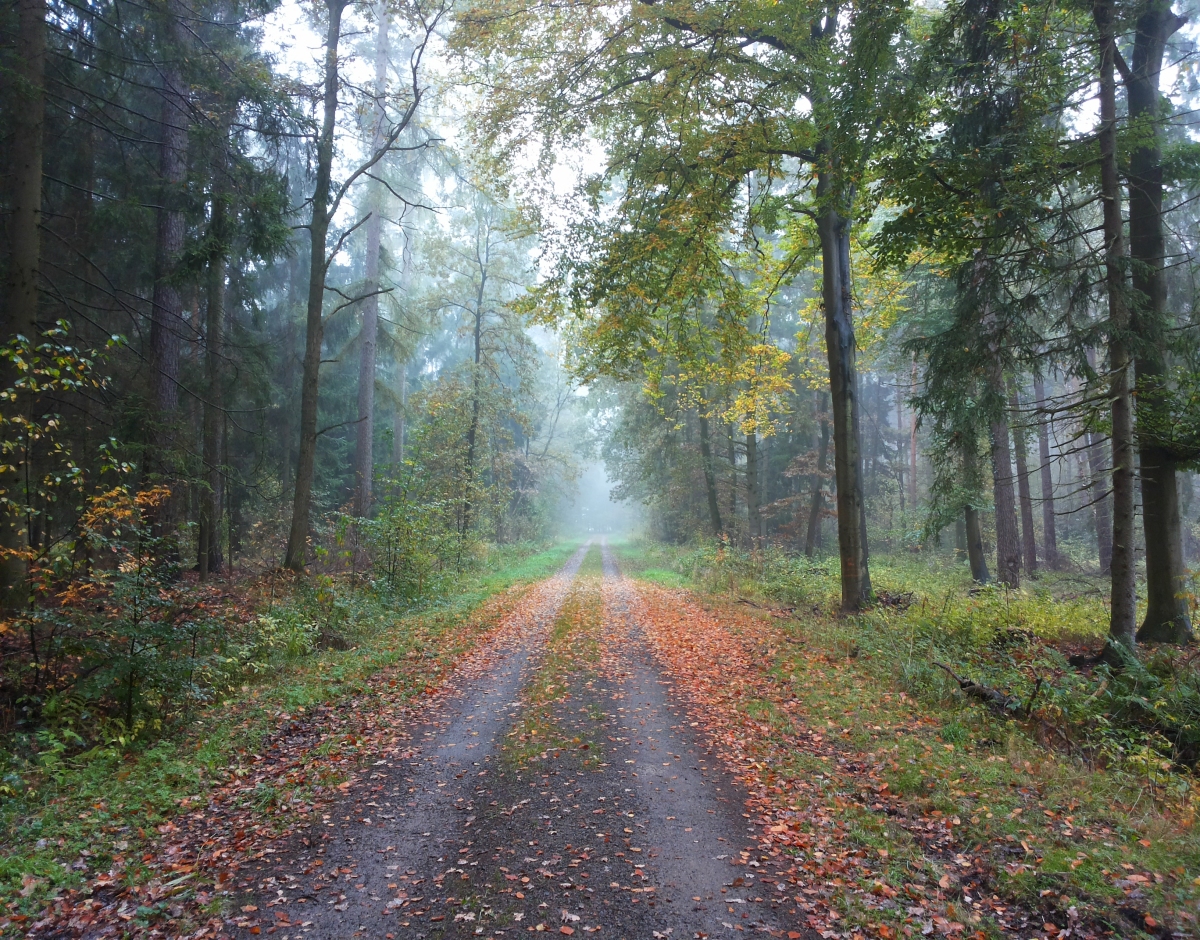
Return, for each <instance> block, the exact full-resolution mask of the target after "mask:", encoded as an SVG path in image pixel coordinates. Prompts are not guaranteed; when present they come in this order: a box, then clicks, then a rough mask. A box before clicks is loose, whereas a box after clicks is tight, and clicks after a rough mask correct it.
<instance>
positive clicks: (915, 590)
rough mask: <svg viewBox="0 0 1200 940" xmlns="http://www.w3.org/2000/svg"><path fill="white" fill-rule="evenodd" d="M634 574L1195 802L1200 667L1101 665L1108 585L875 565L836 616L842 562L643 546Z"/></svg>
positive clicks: (914, 561) (1163, 653) (935, 561)
mask: <svg viewBox="0 0 1200 940" xmlns="http://www.w3.org/2000/svg"><path fill="white" fill-rule="evenodd" d="M626 562H627V564H631V565H632V566H633V570H634V572H635V573H637V574H638V576H639V577H643V578H645V579H646V580H651V581H655V582H657V583H659V584H662V585H664V586H667V587H672V586H679V585H681V584H685V583H686V584H690V585H692V586H695V587H697V588H699V589H701V590H703V591H706V592H709V593H716V594H726V595H731V596H733V597H735V598H737V599H739V600H740V601H742V602H743V603H749V604H753V605H760V606H764V607H770V608H772V609H773V611H774V612H775V613H776V615H783V616H788V617H796V618H799V619H801V620H802V621H803V622H804V623H805V625H806V628H807V629H810V630H811V631H812V633H813V635H814V637H815V638H819V639H820V640H821V641H822V642H824V643H827V644H829V645H831V646H832V647H834V648H836V649H839V650H841V651H843V652H851V653H853V654H854V656H855V657H859V656H860V654H865V655H862V662H863V664H864V668H867V669H869V670H871V671H873V672H875V673H877V676H876V678H877V679H878V680H879V681H880V682H881V683H885V684H886V685H889V686H891V687H894V688H896V689H897V690H899V691H904V692H905V693H907V694H909V695H912V696H915V697H917V698H918V699H923V700H926V701H928V702H929V703H931V704H947V703H950V702H958V701H962V699H963V689H962V687H961V685H960V682H959V681H957V680H959V679H961V680H964V681H970V682H973V683H975V684H976V686H983V687H986V689H988V690H992V691H995V692H998V693H1000V696H999V698H997V699H994V700H993V701H992V702H990V703H987V705H988V707H991V708H992V709H993V710H994V711H999V712H1000V713H1001V714H1002V716H1003V717H1006V718H1010V719H1012V720H1014V721H1019V722H1022V723H1023V724H1024V725H1025V726H1026V727H1028V729H1029V731H1030V733H1031V734H1033V735H1034V736H1035V737H1036V738H1037V739H1038V741H1039V742H1040V743H1042V744H1044V745H1046V746H1049V747H1053V748H1055V749H1056V750H1060V751H1063V752H1066V753H1067V754H1070V755H1072V756H1075V757H1078V758H1080V759H1082V760H1084V761H1085V762H1087V763H1088V764H1089V765H1091V766H1103V767H1112V768H1118V769H1120V770H1123V771H1128V772H1130V773H1133V774H1136V775H1137V776H1139V777H1140V778H1142V779H1143V780H1144V781H1145V782H1146V783H1147V785H1148V786H1150V787H1152V788H1153V789H1154V790H1155V792H1159V793H1165V792H1167V791H1169V792H1171V793H1173V794H1174V795H1176V796H1178V797H1180V798H1183V799H1190V797H1191V794H1192V792H1193V788H1194V785H1195V778H1194V771H1195V769H1196V766H1197V761H1198V760H1200V656H1198V655H1197V652H1196V651H1195V650H1189V649H1186V648H1185V649H1183V650H1180V649H1179V648H1176V647H1158V648H1143V649H1142V650H1141V651H1140V652H1139V654H1138V655H1137V656H1136V657H1127V658H1126V659H1125V661H1124V662H1122V663H1120V664H1119V665H1114V666H1110V665H1107V664H1105V663H1103V662H1100V661H1099V655H1098V654H1099V652H1100V650H1101V649H1102V648H1103V643H1104V637H1105V633H1106V631H1107V628H1108V610H1107V605H1106V597H1105V584H1104V583H1103V581H1102V580H1101V579H1099V578H1096V579H1091V578H1087V577H1085V576H1082V575H1078V574H1072V575H1062V574H1054V573H1050V574H1046V575H1043V577H1042V578H1041V579H1039V580H1038V581H1035V582H1030V585H1029V586H1028V587H1026V588H1024V589H1022V590H1018V591H1013V590H1009V589H1008V588H1006V587H1005V586H1003V585H1000V586H994V585H988V586H979V585H975V584H973V583H972V582H971V580H970V574H969V572H968V571H967V569H966V567H965V565H964V566H955V565H947V564H946V563H945V560H944V559H941V558H932V557H930V558H926V557H901V558H889V557H879V558H874V559H872V564H871V567H872V572H873V579H874V585H875V590H876V593H877V596H878V602H877V603H876V605H875V606H874V607H873V608H872V609H871V610H869V611H868V612H866V613H864V614H862V615H860V616H857V617H836V616H834V615H833V613H834V611H835V610H836V608H837V600H838V580H837V579H838V562H837V559H836V558H828V559H821V558H818V559H812V558H807V557H804V556H795V555H791V554H788V553H785V552H782V551H779V550H767V551H763V552H754V553H750V552H743V551H739V550H735V549H730V548H728V547H725V546H718V545H712V544H701V545H697V546H690V547H687V548H672V547H669V546H663V545H661V544H658V543H655V544H650V543H638V544H637V545H636V550H634V551H627V552H626ZM976 698H978V696H976ZM977 704H979V703H977ZM980 707H984V706H983V705H982V704H980Z"/></svg>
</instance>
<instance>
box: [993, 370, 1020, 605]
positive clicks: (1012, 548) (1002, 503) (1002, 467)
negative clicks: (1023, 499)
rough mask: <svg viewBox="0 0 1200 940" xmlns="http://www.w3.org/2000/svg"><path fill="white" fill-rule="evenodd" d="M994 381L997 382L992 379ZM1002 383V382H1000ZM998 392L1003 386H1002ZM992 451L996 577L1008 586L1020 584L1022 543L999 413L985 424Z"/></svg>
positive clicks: (1008, 452)
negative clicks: (1018, 530)
mask: <svg viewBox="0 0 1200 940" xmlns="http://www.w3.org/2000/svg"><path fill="white" fill-rule="evenodd" d="M993 381H997V379H996V378H995V377H993ZM1000 381H1001V382H1002V379H1001V380H1000ZM1000 387H1001V389H1003V385H1002V384H1001V386H1000ZM988 437H989V440H990V442H991V451H992V500H993V502H994V504H995V506H996V576H997V577H998V578H999V579H1000V580H1001V581H1003V582H1004V583H1005V584H1007V585H1009V586H1010V587H1018V586H1019V585H1020V582H1021V575H1020V571H1021V541H1020V538H1019V537H1018V535H1017V506H1016V500H1015V498H1014V496H1013V471H1012V449H1011V447H1010V445H1009V440H1008V421H1007V420H1006V419H1005V418H1004V417H1003V414H1001V416H1000V417H996V418H993V419H992V420H991V421H990V422H988Z"/></svg>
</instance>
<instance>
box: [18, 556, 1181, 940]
mask: <svg viewBox="0 0 1200 940" xmlns="http://www.w3.org/2000/svg"><path fill="white" fill-rule="evenodd" d="M572 550H573V546H572V547H563V548H562V549H560V550H559V551H557V552H550V553H545V554H543V555H540V556H535V557H534V558H533V559H527V560H526V561H524V562H523V563H522V564H521V565H519V566H518V567H517V568H514V569H513V570H511V571H508V572H507V573H505V574H504V575H502V576H499V577H498V578H496V579H494V580H493V581H492V582H490V586H488V587H481V588H480V589H479V590H477V591H476V592H475V593H473V594H472V593H471V592H465V591H464V592H461V593H462V597H461V599H460V601H459V603H458V606H453V605H452V606H451V607H450V608H448V609H446V610H443V611H441V613H437V612H424V613H421V614H417V615H413V616H412V617H409V618H407V619H402V620H400V621H397V622H396V623H394V624H392V625H391V627H390V628H389V629H387V630H385V631H383V632H382V633H381V634H380V635H379V637H380V638H377V639H375V640H373V641H371V642H370V643H367V642H364V643H363V644H362V647H361V648H360V649H358V650H351V651H348V652H346V653H330V654H325V655H323V656H322V657H319V660H320V661H319V662H318V663H316V664H313V663H309V664H307V665H305V666H303V667H295V668H292V669H290V670H288V671H285V672H284V673H283V674H282V675H281V677H280V678H279V679H278V681H277V682H275V683H273V684H271V685H269V686H265V687H262V688H259V689H256V690H255V691H254V694H253V695H251V694H248V695H247V697H246V698H245V699H243V700H241V701H239V702H238V703H237V705H236V707H235V706H232V705H231V706H230V708H229V709H228V710H227V711H225V712H223V713H222V716H221V717H220V718H219V719H218V720H217V721H215V722H214V723H213V727H212V728H211V729H210V730H209V733H208V734H209V736H205V735H200V736H199V737H196V738H194V739H193V738H191V737H189V738H188V739H187V740H186V741H180V740H176V741H174V742H173V743H172V744H171V745H170V746H169V747H170V748H171V749H172V750H171V751H170V753H169V754H167V755H160V756H157V757H156V756H155V755H154V753H153V752H150V753H149V754H146V753H143V754H142V755H141V756H140V757H138V758H137V759H130V760H129V761H128V766H127V767H125V768H122V766H121V763H120V762H117V763H116V764H114V765H111V766H97V767H93V768H91V769H90V770H86V771H85V770H80V769H76V770H75V771H73V772H74V773H75V775H76V776H75V778H68V777H63V778H61V780H60V783H59V787H60V789H59V790H58V791H57V793H56V794H55V795H54V796H52V797H49V796H47V797H46V798H43V800H42V802H41V803H40V804H39V805H38V806H36V807H35V806H34V805H33V802H32V798H29V800H27V802H26V804H25V806H24V812H23V814H18V813H17V812H16V811H15V810H10V811H9V815H8V817H7V818H6V820H5V822H6V831H7V832H8V833H9V835H8V836H6V838H5V841H6V843H7V844H6V845H5V846H4V848H5V851H6V854H7V855H8V856H9V860H8V861H6V862H4V863H3V865H4V869H3V873H4V876H5V882H4V883H5V885H6V886H10V885H12V886H19V887H20V891H21V892H22V893H23V894H24V897H23V898H15V899H14V900H13V901H12V902H11V903H10V905H9V907H8V912H9V913H8V915H7V920H6V921H3V924H4V926H5V928H6V929H7V931H8V932H10V933H13V934H22V933H25V934H28V935H32V936H97V937H98V936H118V935H122V934H142V935H158V936H215V935H233V936H238V935H258V934H264V933H265V934H273V935H275V936H278V937H280V938H284V937H300V936H313V937H321V936H325V937H342V936H352V935H359V936H363V937H384V938H391V940H394V938H397V937H412V938H418V937H426V936H428V937H436V936H489V937H491V936H500V937H502V936H505V935H507V936H509V937H511V936H513V935H518V934H520V935H523V934H525V933H527V932H534V933H543V932H553V933H559V934H562V935H571V934H573V933H576V932H578V933H588V934H598V935H599V936H601V937H605V936H611V937H642V936H648V935H654V936H656V937H660V938H661V937H666V936H672V937H674V938H678V937H682V936H692V937H704V936H710V935H717V936H723V935H728V936H733V935H734V934H736V933H738V932H747V931H754V930H762V931H766V932H769V933H770V934H771V935H773V936H777V937H782V936H787V937H789V938H790V940H798V938H800V937H806V938H807V937H818V936H819V937H822V938H832V937H847V938H849V937H855V936H875V937H884V938H892V937H899V936H931V935H942V936H951V937H954V936H979V937H988V936H1009V937H1020V938H1031V937H1035V936H1036V937H1050V936H1057V937H1064V936H1076V937H1087V936H1122V937H1124V936H1134V935H1138V934H1147V935H1152V936H1170V935H1175V936H1193V935H1195V926H1196V921H1195V917H1196V912H1197V907H1196V905H1197V898H1198V897H1200V879H1197V878H1196V874H1197V872H1198V871H1200V844H1198V843H1200V840H1197V839H1196V837H1195V831H1194V825H1193V811H1194V803H1193V802H1192V796H1193V794H1192V789H1191V778H1190V777H1189V776H1188V775H1187V774H1186V773H1185V772H1183V771H1182V770H1178V771H1176V770H1171V769H1169V768H1166V769H1164V768H1161V767H1158V768H1157V770H1156V771H1155V772H1154V773H1149V772H1148V773H1142V774H1138V773H1136V772H1134V771H1133V770H1131V769H1130V767H1131V766H1132V765H1130V764H1129V762H1126V763H1125V764H1122V765H1121V766H1117V765H1116V763H1115V762H1114V760H1113V759H1112V758H1111V755H1108V752H1106V751H1104V749H1103V747H1101V746H1099V745H1096V746H1090V745H1089V747H1088V748H1085V747H1084V746H1083V744H1082V743H1081V739H1080V736H1079V734H1077V733H1076V730H1075V729H1076V725H1077V724H1078V722H1076V723H1072V721H1069V720H1068V719H1072V718H1073V715H1074V713H1073V712H1071V708H1072V704H1071V698H1070V695H1069V694H1068V693H1070V694H1074V691H1075V690H1074V687H1073V686H1071V685H1070V681H1069V680H1068V678H1067V674H1066V672H1065V671H1062V670H1060V672H1059V673H1057V674H1056V673H1054V672H1053V670H1052V669H1051V666H1052V665H1053V664H1054V663H1057V662H1059V659H1062V657H1061V655H1060V653H1056V652H1055V650H1056V649H1057V646H1061V647H1063V648H1064V649H1065V650H1069V651H1076V652H1078V651H1079V650H1087V649H1089V648H1090V645H1091V644H1092V639H1091V637H1090V634H1089V630H1090V629H1091V628H1090V627H1089V623H1090V621H1089V616H1088V613H1087V611H1088V610H1089V608H1088V603H1089V601H1088V600H1087V597H1086V596H1085V595H1086V591H1076V592H1075V593H1076V594H1078V595H1080V596H1078V597H1075V598H1071V597H1068V596H1065V595H1064V594H1063V590H1064V588H1063V587H1062V585H1061V584H1060V585H1059V587H1058V588H1055V590H1057V591H1058V595H1057V596H1055V597H1052V598H1049V599H1047V598H1043V597H1038V596H1036V595H1027V594H1026V595H1022V596H1020V597H1005V596H1003V595H1000V596H994V595H993V594H992V593H987V592H984V593H978V592H977V593H975V594H971V593H970V592H969V591H968V590H967V589H966V588H965V586H959V587H960V588H961V590H959V591H958V594H956V599H955V600H954V601H953V603H952V599H951V593H949V592H950V591H951V590H952V588H953V586H952V585H951V586H950V587H947V588H946V590H947V592H948V593H947V594H946V595H945V598H944V599H943V600H940V602H939V601H938V600H935V601H933V602H930V601H929V600H928V599H926V600H925V602H924V607H925V608H928V607H929V606H930V604H931V603H933V604H935V605H937V604H939V603H940V606H939V607H938V608H937V609H936V610H935V611H934V612H933V613H929V611H928V609H926V610H925V612H922V604H921V602H920V601H919V600H917V599H916V598H915V597H908V596H907V595H906V592H905V591H904V584H903V583H901V582H902V581H903V580H904V578H903V577H902V575H903V566H900V567H897V568H896V569H894V570H893V571H892V572H891V573H890V574H889V573H887V569H886V567H881V569H880V571H881V575H882V577H881V578H880V584H879V585H877V586H878V587H879V588H880V589H881V596H882V597H883V598H884V600H885V603H883V604H881V605H880V607H879V608H877V610H876V611H875V612H874V613H872V614H871V615H868V616H866V617H862V618H855V619H853V620H849V619H844V618H837V617H835V616H833V615H831V614H830V613H829V605H828V604H827V603H826V602H825V601H824V600H823V599H822V597H821V592H820V585H821V583H822V582H821V577H822V572H821V571H820V570H819V565H815V564H810V565H809V567H808V568H805V569H798V568H796V567H795V566H793V567H792V568H790V569H788V570H789V571H790V572H791V575H789V577H780V576H779V570H778V569H772V568H771V567H770V565H769V564H768V563H767V562H764V561H763V560H761V559H759V560H758V561H754V560H751V562H750V563H749V564H750V567H740V568H739V567H738V566H737V565H735V564H733V563H732V562H730V561H729V560H727V559H721V558H716V557H714V556H713V555H712V554H711V553H710V554H707V555H700V554H696V553H691V554H689V553H688V552H686V551H683V550H671V549H664V548H659V547H654V546H650V545H644V544H625V543H621V544H617V545H614V546H608V545H600V544H591V545H589V546H584V547H583V548H580V549H578V550H577V551H573V554H572ZM568 555H570V557H569V558H568ZM806 564H807V563H806ZM564 565H565V566H564ZM756 566H757V567H756ZM555 569H557V570H558V573H557V574H555V575H553V576H552V577H550V578H549V579H548V580H539V579H538V577H537V575H538V574H539V573H546V574H548V573H549V572H550V571H551V570H555ZM622 572H623V573H624V574H622ZM797 572H799V574H797ZM805 572H807V573H805ZM543 576H544V575H543ZM889 578H890V579H891V580H889ZM805 579H808V580H805ZM892 582H894V583H892ZM509 585H512V586H509ZM1077 586H1078V585H1077ZM959 594H960V595H961V597H959V596H958V595H959ZM489 595H490V599H485V598H487V597H488V596H489ZM891 598H897V600H896V601H895V602H889V599H891ZM914 602H915V603H914ZM1072 605H1075V606H1074V607H1073V606H1072ZM922 617H928V618H932V619H934V620H936V621H937V624H938V633H937V634H936V637H937V642H938V643H940V644H941V645H940V646H936V647H931V646H930V643H931V642H932V641H931V640H930V639H929V637H928V636H927V635H926V634H925V633H924V632H923V629H924V628H923V626H922V623H923V621H922V620H921V619H920V618H922ZM1043 617H1047V618H1051V619H1053V618H1054V617H1057V618H1058V620H1059V621H1064V620H1066V621H1069V622H1070V623H1071V624H1073V625H1074V626H1073V628H1072V629H1070V630H1064V629H1062V628H1061V623H1060V627H1059V629H1058V630H1056V631H1055V630H1052V629H1051V628H1050V627H1049V626H1046V625H1045V624H1043V623H1042V620H1041V619H1039V618H1043ZM981 620H987V621H989V622H991V621H997V622H998V623H999V629H1000V631H1001V632H1002V633H1003V634H1004V642H1005V644H1007V645H1004V647H1003V648H1004V650H1006V652H1005V657H1007V660H1006V661H1009V662H1010V663H1016V664H1017V666H1010V668H1012V669H1014V671H1013V673H1012V675H1009V676H1005V674H1004V673H1003V672H1002V666H1001V665H997V660H996V657H995V656H983V655H980V654H979V653H978V648H979V647H980V643H975V645H971V643H968V641H967V640H964V639H963V638H962V636H961V634H963V633H964V632H965V633H967V634H972V633H973V631H975V630H976V629H977V627H978V623H977V621H981ZM1039 629H1042V632H1043V633H1046V634H1052V636H1051V637H1050V639H1051V640H1052V642H1046V643H1044V644H1043V643H1042V641H1041V640H1039V639H1038V631H1039ZM1009 634H1017V636H1016V637H1015V638H1014V637H1012V636H1009ZM995 635H996V624H995V623H993V627H992V633H991V634H988V635H987V636H986V637H984V639H983V641H982V648H985V649H988V650H992V651H994V650H995V649H996V648H997V647H996V643H995V642H994V641H995ZM975 640H979V638H978V637H976V638H975ZM972 642H974V641H972ZM1016 642H1019V643H1020V644H1021V646H1020V649H1021V650H1022V651H1023V652H1022V653H1021V655H1019V656H1018V655H1013V654H1012V644H1013V643H1016ZM955 643H957V644H958V645H957V646H956V645H954V644H955ZM1055 644H1057V646H1056V645H1055ZM1055 656H1059V659H1055ZM939 658H940V659H945V660H950V665H951V666H953V667H954V668H957V669H958V670H962V671H964V673H965V672H966V671H970V673H971V675H972V676H973V677H975V678H980V677H982V678H984V679H987V680H988V681H989V682H992V683H996V684H997V685H999V684H1000V682H1001V680H1006V681H1007V682H1008V684H1006V685H1005V686H1004V688H1006V689H1007V690H1009V691H1010V692H1012V693H1013V694H1014V696H1016V695H1020V696H1021V697H1022V700H1023V701H1024V696H1025V692H1024V691H1023V690H1022V689H1019V688H1013V687H1012V683H1014V682H1016V681H1017V679H1018V678H1019V676H1020V675H1022V673H1021V669H1022V668H1025V666H1027V665H1028V664H1029V663H1033V664H1034V665H1033V667H1030V668H1033V669H1034V670H1035V671H1036V672H1037V673H1038V678H1039V679H1040V680H1041V681H1035V686H1034V688H1035V689H1037V690H1038V691H1037V693H1036V694H1037V695H1039V696H1042V697H1044V698H1045V701H1046V702H1047V703H1049V705H1052V706H1054V707H1056V708H1058V710H1059V711H1058V712H1054V711H1053V710H1050V711H1047V710H1046V709H1045V708H1042V707H1038V706H1036V705H1035V704H1034V703H1033V702H1030V704H1029V706H1028V707H1026V708H1025V709H1024V710H1023V712H1022V713H1021V714H1003V713H996V712H994V711H990V710H988V709H987V708H984V707H982V706H979V705H976V704H972V703H969V702H967V701H966V700H963V699H961V698H960V697H958V694H957V691H956V689H957V687H956V686H954V685H953V683H951V682H950V680H949V679H948V678H945V677H944V674H943V673H942V672H941V671H940V670H938V669H937V668H935V667H934V666H932V665H931V662H932V661H933V660H935V659H939ZM1062 661H1063V662H1065V659H1063V660H1062ZM988 670H991V672H988ZM1028 671H1029V669H1026V672H1028ZM1085 671H1086V670H1085ZM1093 678H1094V681H1096V682H1100V681H1103V680H1101V679H1099V678H1095V677H1093ZM1089 681H1092V680H1089ZM1097 687H1098V686H1097ZM1089 694H1093V693H1089ZM252 701H253V703H254V704H253V705H251V704H250V703H251V702H252ZM1060 713H1061V714H1060ZM1055 714H1060V718H1061V720H1059V721H1054V720H1052V719H1053V717H1054V715H1055ZM211 717H212V716H210V720H211ZM234 721H236V722H237V723H238V724H236V725H235V726H233V727H230V725H231V722H234ZM218 728H223V729H224V730H223V733H222V734H220V735H217V734H216V732H217V730H218ZM1088 740H1089V741H1090V740H1092V739H1088ZM1073 741H1074V742H1075V743H1074V744H1072V742H1073ZM164 747H167V745H164ZM1106 755H1107V756H1106ZM155 767H157V768H158V769H157V770H152V769H151V768H155ZM1151 769H1154V768H1151ZM88 774H90V776H88ZM114 784H115V786H114ZM45 785H46V786H47V787H49V786H50V785H51V784H50V783H49V782H47V783H46V784H45ZM76 856H77V859H76ZM64 862H65V864H64ZM52 866H57V871H58V872H62V871H65V872H66V873H67V875H66V877H65V879H64V877H63V876H58V880H57V881H54V880H52V879H53V878H54V877H55V876H52V875H51V874H50V870H51V868H52ZM18 872H20V875H18ZM48 898H49V899H48Z"/></svg>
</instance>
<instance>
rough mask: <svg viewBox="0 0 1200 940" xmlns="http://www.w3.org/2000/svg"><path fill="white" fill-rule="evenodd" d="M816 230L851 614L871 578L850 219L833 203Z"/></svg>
mask: <svg viewBox="0 0 1200 940" xmlns="http://www.w3.org/2000/svg"><path fill="white" fill-rule="evenodd" d="M830 189H831V180H830V174H829V173H828V172H826V171H820V172H819V173H818V185H817V191H818V198H819V199H825V200H829V199H830ZM817 232H818V234H819V236H820V241H821V269H822V271H821V274H822V283H821V296H822V300H823V303H824V308H825V347H826V352H827V355H828V358H829V388H830V392H831V396H832V400H833V447H834V478H835V480H836V482H837V515H838V555H839V557H840V560H841V584H842V610H844V611H847V612H851V611H857V610H860V609H861V608H862V606H863V604H865V603H867V602H868V601H869V600H870V598H871V574H870V570H869V567H868V559H867V543H866V539H865V538H864V528H865V516H864V506H863V481H862V446H861V440H862V437H861V432H860V429H859V419H860V416H859V393H858V377H857V371H856V366H855V357H856V343H855V339H854V323H853V319H852V311H851V295H850V220H849V219H846V218H844V217H843V216H841V215H840V214H839V213H838V211H837V209H836V208H835V207H834V206H833V205H827V206H826V208H824V209H823V210H822V212H821V214H820V216H819V218H818V220H817Z"/></svg>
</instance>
